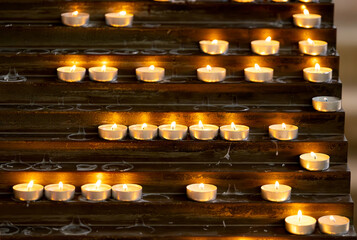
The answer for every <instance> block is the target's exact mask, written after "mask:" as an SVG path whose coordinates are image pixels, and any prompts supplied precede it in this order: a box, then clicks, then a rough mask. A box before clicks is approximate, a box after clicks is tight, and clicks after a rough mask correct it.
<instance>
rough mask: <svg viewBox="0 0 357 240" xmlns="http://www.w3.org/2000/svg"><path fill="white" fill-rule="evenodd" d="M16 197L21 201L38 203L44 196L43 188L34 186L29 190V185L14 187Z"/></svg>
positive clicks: (23, 184)
mask: <svg viewBox="0 0 357 240" xmlns="http://www.w3.org/2000/svg"><path fill="white" fill-rule="evenodd" d="M12 189H13V190H14V196H15V198H16V199H18V200H21V201H36V200H38V199H40V198H41V197H42V195H43V186H42V185H40V184H33V186H32V187H31V188H28V183H21V184H17V185H15V186H13V187H12Z"/></svg>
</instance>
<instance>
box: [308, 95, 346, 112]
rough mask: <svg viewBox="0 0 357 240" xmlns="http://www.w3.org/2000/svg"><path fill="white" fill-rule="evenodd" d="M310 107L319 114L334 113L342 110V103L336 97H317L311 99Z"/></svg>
mask: <svg viewBox="0 0 357 240" xmlns="http://www.w3.org/2000/svg"><path fill="white" fill-rule="evenodd" d="M312 106H313V107H314V109H315V110H317V111H319V112H336V111H339V110H340V109H341V108H342V102H341V99H340V98H338V97H330V96H318V97H313V98H312Z"/></svg>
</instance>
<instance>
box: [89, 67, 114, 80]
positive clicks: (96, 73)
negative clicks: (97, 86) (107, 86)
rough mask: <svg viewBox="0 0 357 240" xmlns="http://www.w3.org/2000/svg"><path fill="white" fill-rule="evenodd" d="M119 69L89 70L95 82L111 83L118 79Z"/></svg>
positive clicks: (93, 68) (96, 68) (102, 68)
mask: <svg viewBox="0 0 357 240" xmlns="http://www.w3.org/2000/svg"><path fill="white" fill-rule="evenodd" d="M117 75H118V69H117V68H115V67H107V66H106V65H103V66H102V67H91V68H89V77H90V79H91V80H93V81H98V82H110V81H113V80H115V79H116V78H117Z"/></svg>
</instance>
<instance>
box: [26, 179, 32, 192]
mask: <svg viewBox="0 0 357 240" xmlns="http://www.w3.org/2000/svg"><path fill="white" fill-rule="evenodd" d="M32 187H33V180H31V181H30V182H29V184H28V185H27V191H31V188H32Z"/></svg>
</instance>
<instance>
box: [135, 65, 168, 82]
mask: <svg viewBox="0 0 357 240" xmlns="http://www.w3.org/2000/svg"><path fill="white" fill-rule="evenodd" d="M135 71H136V78H137V79H138V80H139V81H143V82H159V81H162V80H163V79H164V77H165V69H164V68H161V67H155V68H154V69H150V67H139V68H137V69H136V70H135Z"/></svg>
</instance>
